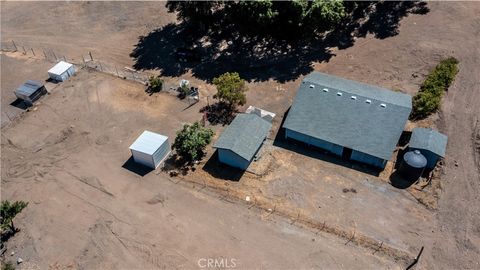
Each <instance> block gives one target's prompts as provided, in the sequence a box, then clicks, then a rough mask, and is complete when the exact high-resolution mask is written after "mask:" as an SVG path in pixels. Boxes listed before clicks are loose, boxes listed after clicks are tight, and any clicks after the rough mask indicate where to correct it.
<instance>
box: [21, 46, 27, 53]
mask: <svg viewBox="0 0 480 270" xmlns="http://www.w3.org/2000/svg"><path fill="white" fill-rule="evenodd" d="M22 49H23V54H27V51H25V46H22Z"/></svg>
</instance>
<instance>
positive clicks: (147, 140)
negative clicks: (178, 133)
mask: <svg viewBox="0 0 480 270" xmlns="http://www.w3.org/2000/svg"><path fill="white" fill-rule="evenodd" d="M167 140H168V137H167V136H164V135H160V134H157V133H154V132H151V131H148V130H145V131H144V132H143V133H142V134H141V135H140V136H139V137H138V138H137V139H136V140H135V141H134V142H133V143H132V145H130V150H134V151H138V152H142V153H145V154H147V155H153V153H155V151H157V150H158V148H160V146H162V145H163V144H164V143H165V142H166V141H167Z"/></svg>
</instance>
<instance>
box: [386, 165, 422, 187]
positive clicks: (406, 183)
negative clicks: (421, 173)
mask: <svg viewBox="0 0 480 270" xmlns="http://www.w3.org/2000/svg"><path fill="white" fill-rule="evenodd" d="M389 180H390V184H391V185H392V186H394V187H396V188H398V189H406V188H409V187H410V186H411V185H413V184H414V183H415V182H417V180H408V179H405V178H404V177H403V176H402V175H401V174H400V172H399V171H398V169H397V170H395V171H394V172H393V173H392V174H391V175H390V178H389Z"/></svg>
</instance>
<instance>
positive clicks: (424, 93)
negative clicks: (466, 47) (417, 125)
mask: <svg viewBox="0 0 480 270" xmlns="http://www.w3.org/2000/svg"><path fill="white" fill-rule="evenodd" d="M457 73H458V60H457V59H455V58H454V57H450V58H447V59H444V60H442V61H441V62H440V63H439V64H438V65H437V66H436V67H435V68H434V69H433V70H432V72H431V73H430V74H429V75H428V76H427V78H426V79H425V81H424V82H423V84H422V86H421V87H420V91H419V92H418V93H417V94H416V95H415V96H414V97H413V110H412V113H411V114H410V119H412V120H419V119H424V118H426V117H427V116H429V115H430V114H432V113H434V112H436V111H437V110H438V109H439V108H440V104H441V101H442V96H443V93H444V92H445V91H448V87H450V85H451V84H452V82H453V80H455V76H456V75H457Z"/></svg>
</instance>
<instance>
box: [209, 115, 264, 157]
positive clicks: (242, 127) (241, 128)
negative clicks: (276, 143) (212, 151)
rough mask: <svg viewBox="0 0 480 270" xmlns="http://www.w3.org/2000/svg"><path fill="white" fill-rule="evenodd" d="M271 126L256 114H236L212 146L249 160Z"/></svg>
mask: <svg viewBox="0 0 480 270" xmlns="http://www.w3.org/2000/svg"><path fill="white" fill-rule="evenodd" d="M271 127H272V124H271V123H270V122H268V121H266V120H264V119H262V118H261V117H260V116H258V115H256V114H248V113H247V114H245V113H241V114H238V115H237V116H236V117H235V119H233V121H232V123H230V125H229V126H228V127H227V128H226V129H225V131H224V132H223V133H222V135H221V136H220V138H218V140H217V142H216V143H215V144H214V146H213V147H214V148H221V149H227V150H230V151H232V152H233V153H235V154H237V155H239V156H240V157H242V158H244V159H245V160H247V161H251V160H252V158H253V157H254V156H255V153H256V152H257V150H258V149H259V147H260V146H261V145H262V143H263V141H264V140H265V138H266V137H267V135H268V132H269V131H270V128H271Z"/></svg>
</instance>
